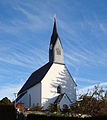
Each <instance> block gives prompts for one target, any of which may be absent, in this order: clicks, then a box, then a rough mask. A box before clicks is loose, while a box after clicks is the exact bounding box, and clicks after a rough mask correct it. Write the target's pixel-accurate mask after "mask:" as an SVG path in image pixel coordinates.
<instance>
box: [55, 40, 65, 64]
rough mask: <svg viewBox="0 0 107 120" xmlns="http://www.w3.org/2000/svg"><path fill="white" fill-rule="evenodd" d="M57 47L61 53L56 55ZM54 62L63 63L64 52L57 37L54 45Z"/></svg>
mask: <svg viewBox="0 0 107 120" xmlns="http://www.w3.org/2000/svg"><path fill="white" fill-rule="evenodd" d="M57 48H58V49H60V51H61V55H57V51H56V49H57ZM54 62H56V63H64V53H63V49H62V46H61V42H60V40H59V38H58V39H57V41H56V44H55V47H54Z"/></svg>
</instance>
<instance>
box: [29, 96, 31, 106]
mask: <svg viewBox="0 0 107 120" xmlns="http://www.w3.org/2000/svg"><path fill="white" fill-rule="evenodd" d="M29 107H31V95H30V94H29Z"/></svg>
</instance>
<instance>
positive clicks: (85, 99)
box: [71, 86, 107, 117]
mask: <svg viewBox="0 0 107 120" xmlns="http://www.w3.org/2000/svg"><path fill="white" fill-rule="evenodd" d="M104 92H105V91H104V90H103V89H102V88H101V89H99V88H98V87H96V86H95V89H94V92H93V93H92V94H91V95H89V94H88V93H87V94H85V95H81V96H80V101H77V102H76V105H75V106H74V107H72V108H71V112H72V113H74V114H81V115H82V114H87V115H91V116H92V117H94V116H107V98H106V97H105V94H104ZM105 93H106V92H105Z"/></svg>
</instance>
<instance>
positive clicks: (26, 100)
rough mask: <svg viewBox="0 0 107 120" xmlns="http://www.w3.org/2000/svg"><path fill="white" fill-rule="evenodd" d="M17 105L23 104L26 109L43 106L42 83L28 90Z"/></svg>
mask: <svg viewBox="0 0 107 120" xmlns="http://www.w3.org/2000/svg"><path fill="white" fill-rule="evenodd" d="M17 103H22V104H24V106H25V107H33V106H37V105H39V106H41V83H38V84H36V85H35V86H33V87H31V88H30V89H28V90H27V92H26V93H25V95H24V96H23V97H22V98H21V99H20V100H19V101H18V102H17Z"/></svg>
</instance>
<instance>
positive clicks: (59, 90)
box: [57, 85, 61, 93]
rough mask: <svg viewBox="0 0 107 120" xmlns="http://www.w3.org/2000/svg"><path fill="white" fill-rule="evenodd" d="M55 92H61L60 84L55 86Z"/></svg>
mask: <svg viewBox="0 0 107 120" xmlns="http://www.w3.org/2000/svg"><path fill="white" fill-rule="evenodd" d="M57 93H61V85H58V87H57Z"/></svg>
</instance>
